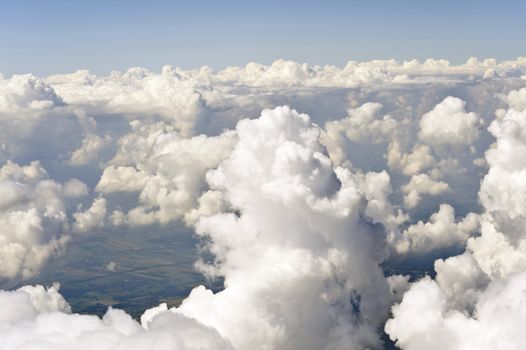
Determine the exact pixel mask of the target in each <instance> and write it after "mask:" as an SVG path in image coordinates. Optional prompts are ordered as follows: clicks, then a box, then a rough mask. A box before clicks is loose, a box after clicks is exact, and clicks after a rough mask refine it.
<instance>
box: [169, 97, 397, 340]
mask: <svg viewBox="0 0 526 350" xmlns="http://www.w3.org/2000/svg"><path fill="white" fill-rule="evenodd" d="M236 131H237V135H238V137H239V142H238V143H237V144H236V146H235V148H234V150H233V151H232V153H231V155H230V156H229V157H228V158H227V159H226V160H224V161H223V162H222V163H221V164H220V165H219V167H218V168H217V170H212V171H209V172H208V174H207V180H208V182H209V184H210V186H211V187H212V189H214V190H216V191H222V192H224V196H225V198H226V199H227V200H228V202H229V203H230V205H231V206H232V207H233V208H234V209H236V210H238V212H239V213H240V215H239V217H238V216H236V215H235V214H234V213H228V212H224V213H218V214H215V215H212V216H208V217H202V218H201V219H200V220H199V221H198V222H197V225H196V227H197V233H198V234H200V235H202V236H206V237H208V238H209V239H210V244H209V246H208V248H209V249H210V251H211V252H212V253H213V254H214V256H215V257H216V262H215V263H214V264H211V265H208V264H205V263H203V262H201V263H200V264H199V265H198V266H199V267H200V269H201V270H202V271H204V272H205V273H207V274H210V275H215V276H217V275H220V276H224V278H225V282H224V283H225V289H224V290H223V291H220V292H218V293H215V294H214V293H213V292H212V291H210V290H207V289H205V288H204V287H197V288H195V289H194V290H193V291H192V293H191V294H190V296H189V297H188V298H187V299H185V300H184V301H183V303H182V304H181V306H180V307H179V308H178V309H177V312H181V313H183V314H184V315H187V316H189V317H193V318H196V319H198V320H200V321H201V322H203V323H204V324H205V325H208V326H211V327H213V328H215V329H217V331H218V332H219V333H220V334H221V335H222V336H223V337H224V338H226V339H228V340H230V341H231V342H232V344H233V345H234V347H235V348H238V349H264V348H272V349H277V348H279V349H298V348H303V349H319V348H348V347H356V348H365V347H369V348H379V347H381V342H380V341H379V339H378V335H377V334H376V331H375V330H376V327H378V326H379V325H380V324H381V323H382V321H383V318H384V317H385V311H386V309H385V308H386V307H387V305H388V303H389V302H388V300H389V299H390V298H391V297H390V289H389V286H388V283H387V281H386V279H385V278H384V277H383V274H382V272H381V270H380V269H379V267H378V263H379V261H381V260H382V259H383V251H384V244H385V243H384V242H385V241H384V240H385V233H384V232H382V230H380V231H375V230H374V229H372V226H371V225H370V224H367V222H365V221H363V218H364V217H365V215H364V214H365V213H367V210H368V209H369V207H368V203H369V202H368V201H367V199H366V198H365V197H364V195H363V192H362V191H364V192H370V198H371V201H374V200H383V198H384V196H385V194H384V191H385V190H383V189H382V190H378V193H375V192H374V190H375V188H374V186H373V184H374V183H382V182H384V181H385V182H387V183H388V176H387V174H385V173H381V174H376V175H370V179H366V181H365V183H366V184H369V185H371V187H372V188H371V190H370V191H369V190H367V189H365V188H364V187H363V188H362V187H360V186H362V185H361V184H362V181H363V179H362V178H361V176H356V175H354V174H352V173H351V172H350V171H349V170H347V169H345V168H337V169H335V170H333V168H332V164H331V162H330V160H329V159H328V158H327V156H326V155H324V150H323V147H322V145H321V144H320V143H319V138H320V134H321V130H320V129H319V128H318V127H316V126H314V125H313V124H311V122H310V119H309V117H308V116H307V115H304V114H298V113H297V112H296V111H294V110H291V109H290V108H288V107H278V108H276V109H274V110H265V111H263V113H262V115H261V117H260V118H259V119H255V120H243V121H241V122H240V123H239V124H238V126H237V129H236ZM371 205H372V206H373V204H371ZM370 209H371V215H373V216H375V215H374V210H373V209H372V207H371V208H370ZM358 309H359V312H358V311H357V310H358ZM306 320H309V321H308V322H306ZM254 330H257V332H254Z"/></svg>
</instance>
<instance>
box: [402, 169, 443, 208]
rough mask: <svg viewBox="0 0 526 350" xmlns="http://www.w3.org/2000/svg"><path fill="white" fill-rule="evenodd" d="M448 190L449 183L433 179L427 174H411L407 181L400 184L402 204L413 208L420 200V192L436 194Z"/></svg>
mask: <svg viewBox="0 0 526 350" xmlns="http://www.w3.org/2000/svg"><path fill="white" fill-rule="evenodd" d="M448 190H449V185H448V184H447V183H445V182H443V181H435V180H433V179H432V178H431V177H429V175H427V174H418V175H413V176H412V177H411V180H410V181H409V183H407V184H405V185H404V186H402V191H403V192H404V194H405V196H404V204H405V206H406V207H407V208H414V207H415V206H417V205H418V203H419V202H420V200H421V197H420V196H421V195H422V194H427V195H430V196H436V195H438V194H441V193H444V192H446V191H448Z"/></svg>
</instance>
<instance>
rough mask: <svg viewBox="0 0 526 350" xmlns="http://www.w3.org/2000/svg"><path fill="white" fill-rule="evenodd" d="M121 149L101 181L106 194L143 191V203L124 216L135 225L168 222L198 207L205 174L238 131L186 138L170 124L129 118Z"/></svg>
mask: <svg viewBox="0 0 526 350" xmlns="http://www.w3.org/2000/svg"><path fill="white" fill-rule="evenodd" d="M131 124H132V127H133V131H132V132H131V133H129V134H127V135H125V136H124V137H122V138H121V139H120V140H119V141H118V143H119V149H118V151H117V154H116V155H115V157H114V159H113V160H112V161H110V165H109V166H108V167H106V168H105V169H104V172H103V174H102V176H101V178H100V180H99V183H98V184H97V187H96V189H97V191H99V192H100V193H103V194H109V193H113V192H140V193H139V206H137V207H136V208H133V209H132V210H130V211H129V212H128V213H127V215H126V216H125V217H124V218H123V220H119V222H120V221H124V222H128V223H129V224H131V225H143V224H149V223H153V222H160V223H167V222H170V221H173V220H176V219H179V218H182V217H184V215H185V214H186V213H187V212H189V211H191V210H193V209H194V208H195V207H196V206H197V204H198V203H197V200H198V198H199V196H200V194H201V192H203V191H205V189H206V187H205V173H206V171H207V170H209V169H213V168H215V167H217V165H218V164H219V163H220V162H221V161H222V160H223V159H224V158H226V157H227V156H228V155H229V153H230V152H231V149H232V147H233V143H234V141H235V134H234V133H233V132H232V131H226V132H224V133H222V134H221V135H219V136H212V137H207V136H205V135H199V136H194V137H191V138H184V137H182V136H181V135H180V134H179V133H178V132H177V131H175V130H174V129H173V128H172V127H170V126H167V125H166V124H163V123H159V124H153V125H149V124H145V123H142V122H140V121H134V122H132V123H131Z"/></svg>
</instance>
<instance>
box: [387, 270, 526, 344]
mask: <svg viewBox="0 0 526 350" xmlns="http://www.w3.org/2000/svg"><path fill="white" fill-rule="evenodd" d="M525 288H526V273H524V272H523V273H521V274H518V275H514V276H511V277H510V278H509V279H508V280H505V281H502V280H495V281H493V282H492V283H491V284H490V285H489V286H488V288H486V289H485V290H484V291H483V292H482V293H481V294H480V296H479V298H478V301H477V303H476V304H475V306H474V310H473V311H472V312H471V315H472V316H470V314H466V313H463V312H461V311H458V310H455V309H452V308H451V307H450V306H449V302H448V298H447V296H446V295H445V294H444V292H443V291H442V290H441V289H440V287H439V286H438V285H437V284H436V282H435V281H433V280H431V279H429V278H428V277H426V278H424V279H423V280H421V281H419V282H418V283H416V284H415V285H413V287H412V288H411V289H410V290H409V291H408V292H407V293H406V294H405V295H404V298H403V301H402V303H401V304H400V305H398V306H396V307H395V308H393V314H394V319H391V320H389V321H388V322H387V325H386V331H387V332H388V333H390V334H396V335H397V339H398V345H399V346H400V347H401V348H402V349H404V350H413V349H414V350H420V349H429V350H433V349H437V350H438V349H481V350H486V349H487V350H493V349H510V350H515V349H516V350H519V349H522V348H523V347H524V346H525V345H526V335H525V334H524V330H523V327H522V325H523V324H524V322H525V321H526V307H524V305H526V300H525V294H524V289H525Z"/></svg>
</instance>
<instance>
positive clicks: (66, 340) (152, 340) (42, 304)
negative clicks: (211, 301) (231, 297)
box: [0, 285, 232, 350]
mask: <svg viewBox="0 0 526 350" xmlns="http://www.w3.org/2000/svg"><path fill="white" fill-rule="evenodd" d="M0 308H1V309H2V313H1V314H0V348H1V349H5V350H17V349H58V350H67V349H79V350H83V349H86V350H88V349H101V350H110V349H130V350H135V349H136V350H143V349H152V348H155V349H159V350H169V349H170V350H231V349H232V347H231V345H230V344H228V342H226V341H225V340H223V339H221V337H220V336H219V335H218V334H217V332H215V331H214V330H212V329H210V328H207V327H205V326H203V325H201V324H199V323H198V322H197V321H195V320H192V319H189V318H186V317H184V316H182V315H180V314H176V313H173V312H169V311H166V310H164V311H163V309H162V308H156V309H152V310H150V311H148V310H147V312H145V315H148V317H147V319H146V318H145V321H147V322H143V324H142V325H141V324H140V323H138V322H136V321H135V320H133V319H132V317H131V316H130V315H128V314H126V313H125V312H124V311H121V310H117V309H112V308H110V309H108V311H107V312H106V314H105V315H104V317H103V318H102V319H100V318H98V317H96V316H91V315H79V314H72V313H71V308H70V306H69V305H68V304H67V303H66V301H65V300H64V298H63V297H62V296H61V295H60V294H59V293H58V286H56V285H55V286H53V287H50V288H48V289H45V288H43V287H42V286H25V287H22V288H20V289H19V290H16V291H12V292H7V291H0Z"/></svg>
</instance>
